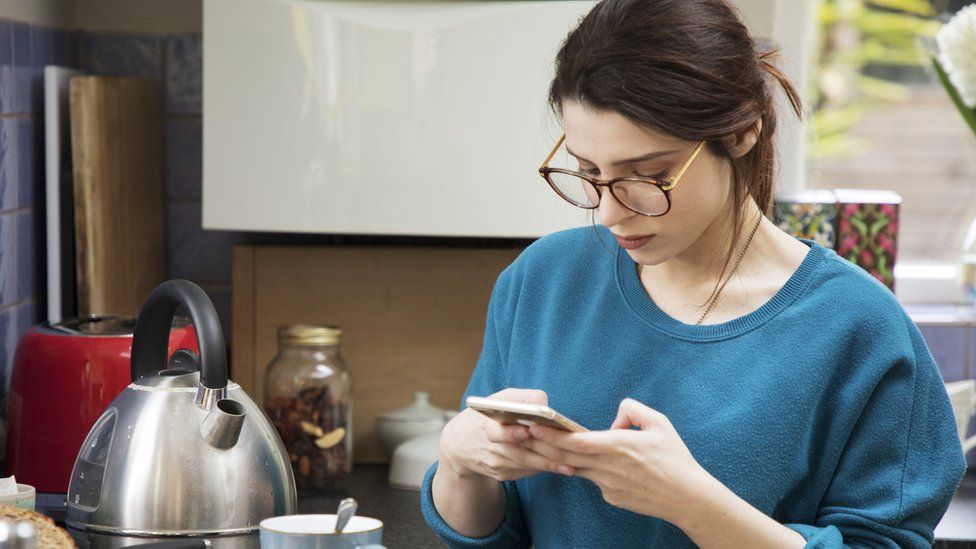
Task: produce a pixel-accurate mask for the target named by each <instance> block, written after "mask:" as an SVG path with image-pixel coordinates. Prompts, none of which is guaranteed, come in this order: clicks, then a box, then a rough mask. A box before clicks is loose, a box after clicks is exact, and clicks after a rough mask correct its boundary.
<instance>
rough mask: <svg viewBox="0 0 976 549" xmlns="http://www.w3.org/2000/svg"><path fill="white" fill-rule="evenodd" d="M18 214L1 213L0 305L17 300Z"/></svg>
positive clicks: (3, 305)
mask: <svg viewBox="0 0 976 549" xmlns="http://www.w3.org/2000/svg"><path fill="white" fill-rule="evenodd" d="M17 289H18V288H17V216H16V215H15V214H4V215H0V307H5V306H7V305H10V304H12V303H14V302H16V301H17Z"/></svg>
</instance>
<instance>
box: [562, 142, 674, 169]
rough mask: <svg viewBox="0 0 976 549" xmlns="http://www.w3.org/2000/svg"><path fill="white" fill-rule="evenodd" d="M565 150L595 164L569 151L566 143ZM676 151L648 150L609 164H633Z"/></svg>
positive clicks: (579, 158) (577, 157)
mask: <svg viewBox="0 0 976 549" xmlns="http://www.w3.org/2000/svg"><path fill="white" fill-rule="evenodd" d="M566 152H568V153H569V154H571V155H573V156H575V157H576V159H577V160H582V161H583V162H589V163H590V164H595V163H594V162H590V161H589V160H587V159H585V158H583V157H581V156H580V155H578V154H576V153H574V152H573V151H571V150H570V149H569V146H568V145H567V146H566ZM676 152H678V151H657V152H650V153H647V154H644V155H641V156H635V157H634V158H628V159H626V160H617V161H616V162H612V163H611V164H610V165H611V166H620V165H622V164H635V163H637V162H643V161H645V160H651V159H653V158H657V157H659V156H665V155H668V154H672V153H676Z"/></svg>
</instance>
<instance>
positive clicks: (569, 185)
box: [549, 172, 600, 208]
mask: <svg viewBox="0 0 976 549" xmlns="http://www.w3.org/2000/svg"><path fill="white" fill-rule="evenodd" d="M549 181H550V183H552V186H553V187H555V189H556V192H557V193H559V194H560V195H561V196H562V197H563V198H565V199H566V200H568V201H569V202H570V203H572V204H573V205H575V206H579V207H580V208H594V207H596V205H597V204H599V203H600V195H599V194H597V191H596V188H595V187H593V185H590V183H589V182H588V181H587V180H585V179H583V178H581V177H577V176H575V175H569V174H565V173H559V172H549Z"/></svg>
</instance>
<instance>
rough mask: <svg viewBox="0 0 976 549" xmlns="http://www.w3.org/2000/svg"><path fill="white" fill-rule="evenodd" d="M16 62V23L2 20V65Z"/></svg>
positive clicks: (0, 57)
mask: <svg viewBox="0 0 976 549" xmlns="http://www.w3.org/2000/svg"><path fill="white" fill-rule="evenodd" d="M13 62H14V24H13V23H12V22H10V21H7V20H0V65H9V64H11V63H13Z"/></svg>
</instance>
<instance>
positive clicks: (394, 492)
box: [298, 465, 976, 549]
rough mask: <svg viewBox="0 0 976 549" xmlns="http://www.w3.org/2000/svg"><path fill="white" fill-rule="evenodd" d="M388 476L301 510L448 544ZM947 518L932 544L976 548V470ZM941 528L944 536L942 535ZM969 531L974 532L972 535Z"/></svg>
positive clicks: (393, 538)
mask: <svg viewBox="0 0 976 549" xmlns="http://www.w3.org/2000/svg"><path fill="white" fill-rule="evenodd" d="M386 475H387V467H386V466H385V465H356V466H355V467H353V474H352V477H351V478H350V479H349V485H348V487H347V489H346V492H345V493H343V494H336V495H323V496H302V497H299V498H298V512H300V513H335V511H336V508H337V507H338V506H339V501H341V500H342V499H343V498H346V497H353V498H356V501H357V502H359V511H358V512H357V513H358V514H361V515H364V516H367V517H373V518H377V519H379V520H381V521H383V544H384V545H386V546H387V547H389V548H390V549H399V548H409V549H414V548H416V549H424V548H427V547H445V545H444V544H443V543H441V541H440V539H439V538H438V537H437V536H436V535H434V533H433V532H432V531H431V530H430V528H429V527H428V526H427V523H426V522H425V521H424V517H423V515H422V514H421V513H420V493H419V492H415V491H411V490H398V489H396V488H391V487H390V486H389V485H387V483H386ZM947 520H953V521H956V520H958V521H959V523H958V524H953V525H943V524H940V525H939V528H938V529H937V530H936V538H937V539H936V542H935V545H934V546H933V547H935V548H936V549H976V470H970V472H969V474H967V475H966V478H965V479H963V483H962V486H960V489H959V492H958V494H957V498H956V499H955V500H953V502H952V505H951V506H950V508H949V511H948V512H947V513H946V516H945V517H944V518H943V521H947ZM946 526H950V527H948V528H947V527H946ZM960 528H964V529H965V530H966V531H967V533H966V535H965V537H966V538H967V539H953V538H957V537H961V536H960ZM940 531H944V532H945V535H940ZM970 531H971V532H972V535H969V533H968V532H970Z"/></svg>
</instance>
